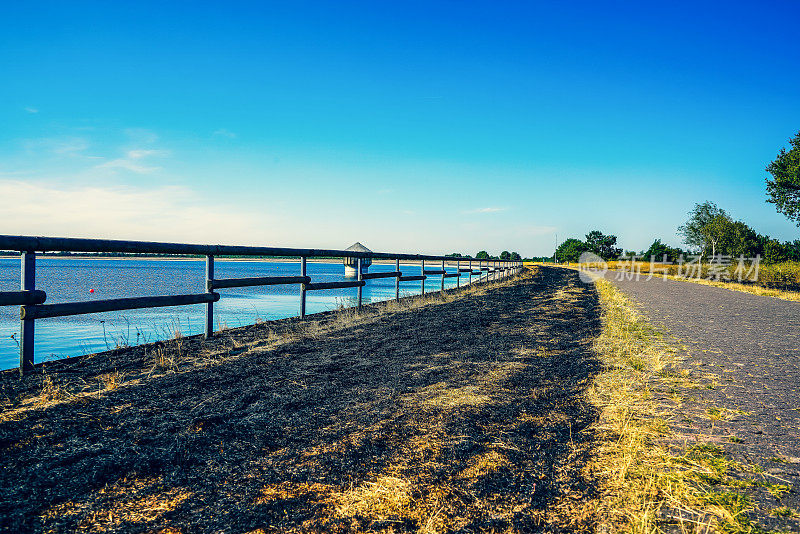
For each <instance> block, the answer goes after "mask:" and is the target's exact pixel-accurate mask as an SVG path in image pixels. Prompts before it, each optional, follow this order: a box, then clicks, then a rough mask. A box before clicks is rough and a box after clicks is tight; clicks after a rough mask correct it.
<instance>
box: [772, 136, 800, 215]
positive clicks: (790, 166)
mask: <svg viewBox="0 0 800 534" xmlns="http://www.w3.org/2000/svg"><path fill="white" fill-rule="evenodd" d="M789 144H790V145H791V146H792V148H790V149H789V150H788V151H787V150H786V149H785V148H781V151H780V152H778V156H777V157H776V158H775V160H774V161H772V162H771V163H770V164H769V165H767V168H766V171H767V172H768V173H770V174H771V175H772V179H770V178H767V195H768V197H769V198H768V199H767V202H771V203H772V204H775V209H777V210H778V213H783V214H784V215H786V217H788V218H789V220H791V221H793V222H797V226H800V132H797V135H795V136H794V138H793V139H790V140H789Z"/></svg>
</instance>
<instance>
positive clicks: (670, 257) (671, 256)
mask: <svg viewBox="0 0 800 534" xmlns="http://www.w3.org/2000/svg"><path fill="white" fill-rule="evenodd" d="M682 254H684V252H683V250H681V249H679V248H673V247H671V246H669V245H665V244H664V243H662V242H661V239H656V240H655V241H653V244H652V245H650V248H648V249H647V250H646V251H644V253H643V254H642V256H644V258H643V259H644V260H645V261H649V260H650V259H651V258H652V259H653V260H654V261H663V260H664V257H666V259H667V261H678V259H679V258H680V257H681V255H682Z"/></svg>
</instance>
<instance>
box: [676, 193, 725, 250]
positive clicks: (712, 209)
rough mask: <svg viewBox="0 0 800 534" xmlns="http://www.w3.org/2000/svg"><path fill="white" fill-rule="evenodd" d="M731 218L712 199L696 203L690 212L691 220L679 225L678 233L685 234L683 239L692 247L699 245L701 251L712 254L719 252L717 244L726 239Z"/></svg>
mask: <svg viewBox="0 0 800 534" xmlns="http://www.w3.org/2000/svg"><path fill="white" fill-rule="evenodd" d="M731 223H732V221H731V218H730V217H729V216H728V214H727V213H725V210H723V209H721V208H719V207H717V205H716V204H714V203H713V202H711V201H706V202H703V203H702V204H695V206H694V209H693V210H692V211H690V212H689V220H688V221H686V224H684V225H683V226H680V227H678V233H680V234H681V235H683V241H684V243H686V244H687V245H689V246H691V247H697V248H698V249H700V251H701V253H702V254H704V255H707V254H708V252H709V249H710V252H711V255H712V256H713V255H714V254H716V253H717V246H718V245H719V244H720V242H721V241H722V240H723V239H724V236H725V235H726V232H728V231H729V229H730V224H731Z"/></svg>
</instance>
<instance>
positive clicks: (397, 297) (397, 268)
mask: <svg viewBox="0 0 800 534" xmlns="http://www.w3.org/2000/svg"><path fill="white" fill-rule="evenodd" d="M394 270H395V271H397V272H400V260H399V259H396V260H394ZM394 300H398V301H399V300H400V277H399V276H395V277H394Z"/></svg>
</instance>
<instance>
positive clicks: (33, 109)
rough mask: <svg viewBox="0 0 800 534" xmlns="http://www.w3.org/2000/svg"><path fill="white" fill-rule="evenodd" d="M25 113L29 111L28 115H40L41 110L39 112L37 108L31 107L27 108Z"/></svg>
mask: <svg viewBox="0 0 800 534" xmlns="http://www.w3.org/2000/svg"><path fill="white" fill-rule="evenodd" d="M25 111H27V112H28V113H39V110H38V109H36V108H31V107H27V108H25Z"/></svg>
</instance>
